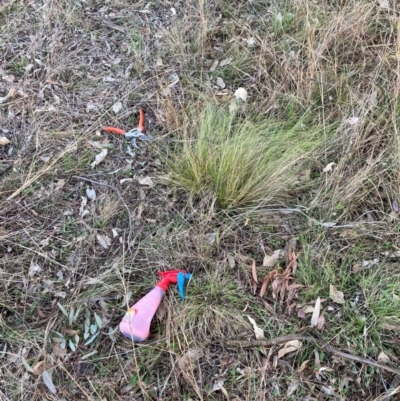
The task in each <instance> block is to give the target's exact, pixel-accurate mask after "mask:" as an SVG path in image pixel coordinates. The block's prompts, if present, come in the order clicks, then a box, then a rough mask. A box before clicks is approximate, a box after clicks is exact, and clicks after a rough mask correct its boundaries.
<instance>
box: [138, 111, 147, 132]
mask: <svg viewBox="0 0 400 401" xmlns="http://www.w3.org/2000/svg"><path fill="white" fill-rule="evenodd" d="M144 122H145V119H144V111H143V109H139V125H138V130H139V131H141V132H143V133H144V132H146V127H145V126H144Z"/></svg>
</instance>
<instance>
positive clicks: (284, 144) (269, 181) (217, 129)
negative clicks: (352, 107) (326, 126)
mask: <svg viewBox="0 0 400 401" xmlns="http://www.w3.org/2000/svg"><path fill="white" fill-rule="evenodd" d="M323 141H324V134H323V130H322V127H321V126H319V125H315V126H307V121H306V117H305V116H303V117H302V118H301V119H299V120H298V121H296V122H287V123H283V122H281V121H277V120H274V119H270V118H268V119H264V120H263V119H261V118H259V117H253V116H252V117H241V116H239V115H238V114H235V113H231V112H229V111H227V110H225V109H223V108H222V107H217V106H215V105H212V104H210V103H208V104H206V106H205V108H204V110H203V111H202V112H201V113H199V114H198V115H197V118H195V120H194V121H192V122H191V123H190V124H187V125H186V126H185V127H184V142H183V146H182V147H180V148H178V149H176V153H175V154H174V155H173V156H172V157H170V159H169V165H170V167H171V169H172V174H171V177H170V181H171V183H173V184H175V185H176V186H177V187H179V188H183V189H185V190H187V191H189V192H190V194H191V195H192V196H193V197H211V198H212V200H213V201H215V202H216V204H217V206H219V207H220V208H232V207H246V206H257V205H261V204H265V203H267V202H270V201H272V200H283V199H286V198H287V197H288V194H289V190H291V189H293V188H294V187H295V186H296V185H297V184H299V182H300V176H301V173H302V171H303V170H304V168H305V164H306V163H307V161H309V160H310V158H311V156H312V155H313V152H314V151H315V150H316V148H318V147H319V146H321V144H322V143H323Z"/></svg>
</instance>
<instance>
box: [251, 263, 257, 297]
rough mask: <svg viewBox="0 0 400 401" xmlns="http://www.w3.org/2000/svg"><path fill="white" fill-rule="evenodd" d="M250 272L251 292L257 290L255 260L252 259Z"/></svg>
mask: <svg viewBox="0 0 400 401" xmlns="http://www.w3.org/2000/svg"><path fill="white" fill-rule="evenodd" d="M251 274H252V276H253V294H255V293H256V292H257V284H258V280H257V268H256V261H255V260H254V259H253V264H252V266H251Z"/></svg>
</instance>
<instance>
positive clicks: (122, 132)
mask: <svg viewBox="0 0 400 401" xmlns="http://www.w3.org/2000/svg"><path fill="white" fill-rule="evenodd" d="M103 130H104V131H106V132H112V133H113V134H118V135H125V133H126V131H125V130H123V129H121V128H116V127H104V128H103Z"/></svg>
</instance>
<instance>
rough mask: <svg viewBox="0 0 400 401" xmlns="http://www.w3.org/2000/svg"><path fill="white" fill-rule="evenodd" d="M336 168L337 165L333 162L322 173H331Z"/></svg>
mask: <svg viewBox="0 0 400 401" xmlns="http://www.w3.org/2000/svg"><path fill="white" fill-rule="evenodd" d="M335 166H336V163H333V162H331V163H328V164H327V165H326V166H325V168H324V169H323V170H322V171H323V172H324V173H331V172H332V169H333V167H335Z"/></svg>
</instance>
